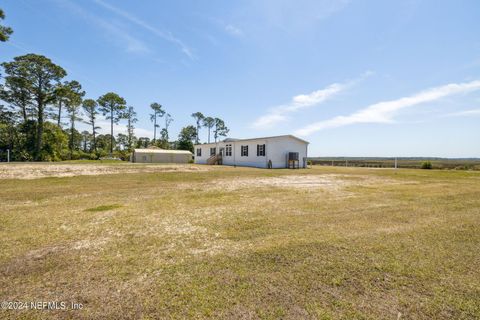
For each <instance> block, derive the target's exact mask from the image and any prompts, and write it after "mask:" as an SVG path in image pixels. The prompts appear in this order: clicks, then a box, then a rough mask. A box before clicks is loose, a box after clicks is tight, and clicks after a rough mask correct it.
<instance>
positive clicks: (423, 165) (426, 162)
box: [421, 161, 432, 169]
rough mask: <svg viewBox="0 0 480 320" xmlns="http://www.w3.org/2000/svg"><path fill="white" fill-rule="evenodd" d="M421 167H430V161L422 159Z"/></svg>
mask: <svg viewBox="0 0 480 320" xmlns="http://www.w3.org/2000/svg"><path fill="white" fill-rule="evenodd" d="M421 168H422V169H432V163H431V162H430V161H424V162H422V166H421Z"/></svg>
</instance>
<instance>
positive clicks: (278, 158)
mask: <svg viewBox="0 0 480 320" xmlns="http://www.w3.org/2000/svg"><path fill="white" fill-rule="evenodd" d="M194 152H195V154H194V155H195V163H198V164H223V165H228V166H242V167H257V168H306V167H307V154H308V141H305V140H302V139H300V138H297V137H295V136H292V135H283V136H274V137H264V138H253V139H225V140H223V141H220V142H216V143H204V144H197V145H195V146H194Z"/></svg>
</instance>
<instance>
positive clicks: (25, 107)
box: [22, 105, 28, 123]
mask: <svg viewBox="0 0 480 320" xmlns="http://www.w3.org/2000/svg"><path fill="white" fill-rule="evenodd" d="M22 115H23V122H24V123H26V122H27V121H28V116H27V106H26V105H23V106H22Z"/></svg>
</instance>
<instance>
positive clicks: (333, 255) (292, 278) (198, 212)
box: [0, 165, 480, 319]
mask: <svg viewBox="0 0 480 320" xmlns="http://www.w3.org/2000/svg"><path fill="white" fill-rule="evenodd" d="M108 166H109V165H108ZM139 168H140V169H139V171H138V172H136V173H130V174H112V175H102V176H77V177H65V178H62V179H56V178H45V179H33V180H21V179H11V180H5V181H4V182H3V183H2V189H0V200H1V201H2V204H5V205H4V206H2V210H1V211H0V221H1V224H0V246H1V251H0V300H7V301H8V300H17V301H18V300H20V301H30V300H33V301H68V302H72V301H73V302H80V303H82V304H83V305H84V309H83V310H81V311H72V310H70V311H58V310H57V311H41V312H39V311H34V310H24V311H15V310H0V318H2V319H3V318H6V319H9V318H24V319H44V318H54V319H65V318H76V319H172V318H173V319H185V318H197V319H203V318H229V319H230V318H234V319H238V318H240V319H242V318H243V319H278V318H284V319H397V317H398V316H399V315H400V319H477V318H480V307H479V304H478V301H480V273H479V271H478V270H480V260H479V259H478V251H479V249H480V234H479V232H478V230H479V229H480V198H479V197H478V195H479V194H480V174H478V173H475V172H448V171H429V172H425V171H420V170H398V171H394V170H369V169H350V168H326V167H322V168H316V167H315V168H313V169H309V170H259V169H250V168H225V167H208V169H209V171H202V170H198V171H189V172H184V171H175V172H168V171H165V172H154V173H149V172H143V171H142V170H143V169H141V167H139ZM129 170H130V169H129Z"/></svg>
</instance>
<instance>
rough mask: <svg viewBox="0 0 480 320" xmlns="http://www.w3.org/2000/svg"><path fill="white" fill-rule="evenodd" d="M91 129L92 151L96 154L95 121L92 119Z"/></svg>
mask: <svg viewBox="0 0 480 320" xmlns="http://www.w3.org/2000/svg"><path fill="white" fill-rule="evenodd" d="M92 129H93V132H92V134H93V150H94V151H95V152H97V141H96V139H95V120H94V119H92Z"/></svg>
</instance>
